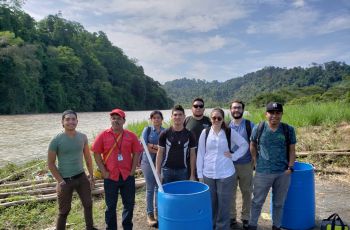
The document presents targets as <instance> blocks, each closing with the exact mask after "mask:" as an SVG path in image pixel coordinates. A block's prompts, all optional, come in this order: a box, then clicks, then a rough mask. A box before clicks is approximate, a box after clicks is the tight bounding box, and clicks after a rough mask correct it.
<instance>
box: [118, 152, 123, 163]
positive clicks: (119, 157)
mask: <svg viewBox="0 0 350 230" xmlns="http://www.w3.org/2000/svg"><path fill="white" fill-rule="evenodd" d="M122 160H123V155H122V154H121V153H120V154H118V161H122Z"/></svg>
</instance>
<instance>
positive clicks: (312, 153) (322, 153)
mask: <svg viewBox="0 0 350 230" xmlns="http://www.w3.org/2000/svg"><path fill="white" fill-rule="evenodd" d="M310 155H331V156H350V152H330V151H319V152H312V151H310V152H298V153H297V156H301V157H305V156H310Z"/></svg>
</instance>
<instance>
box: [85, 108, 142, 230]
mask: <svg viewBox="0 0 350 230" xmlns="http://www.w3.org/2000/svg"><path fill="white" fill-rule="evenodd" d="M110 121H111V126H112V127H111V128H109V129H106V130H104V131H103V132H102V133H100V134H99V135H98V136H97V137H96V139H95V141H94V143H93V145H92V147H91V149H92V151H93V152H94V157H95V161H96V164H97V165H98V168H99V169H100V170H101V173H102V176H103V178H104V181H103V185H104V190H105V201H106V206H107V208H106V211H105V221H106V225H107V226H106V229H113V230H114V229H117V218H116V209H117V201H118V193H119V191H120V195H121V197H122V202H123V205H124V208H123V215H122V225H123V229H132V227H133V223H132V218H133V211H134V205H135V177H134V173H135V169H136V164H137V162H138V159H139V154H140V152H141V151H142V147H141V145H140V142H139V141H138V139H137V136H136V134H134V133H133V132H131V131H129V130H126V129H124V128H123V125H124V124H125V113H124V111H123V110H121V109H113V110H112V111H111V112H110Z"/></svg>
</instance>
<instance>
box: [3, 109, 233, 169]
mask: <svg viewBox="0 0 350 230" xmlns="http://www.w3.org/2000/svg"><path fill="white" fill-rule="evenodd" d="M161 111H162V113H163V116H164V121H166V122H169V120H170V115H171V110H161ZM210 111H211V109H207V110H206V113H209V112H210ZM225 112H226V111H225ZM150 113H151V111H127V112H126V125H127V124H128V123H130V122H136V121H144V120H147V119H148V118H149V114H150ZM185 113H186V115H191V111H190V110H186V111H185ZM78 121H79V123H78V126H77V130H78V131H80V132H83V133H85V134H86V135H87V136H88V139H89V143H91V142H92V141H93V139H94V138H95V137H96V136H97V135H98V133H99V132H101V131H102V130H104V129H106V128H109V127H110V122H109V112H85V113H78ZM0 130H1V132H0V167H1V166H4V165H5V164H7V163H9V162H13V163H16V164H20V163H23V162H25V161H28V160H31V159H43V158H46V155H47V148H48V145H49V142H50V140H51V138H52V137H54V136H55V135H56V134H58V133H59V132H61V131H62V130H63V128H62V125H61V114H60V113H50V114H33V115H5V116H0Z"/></svg>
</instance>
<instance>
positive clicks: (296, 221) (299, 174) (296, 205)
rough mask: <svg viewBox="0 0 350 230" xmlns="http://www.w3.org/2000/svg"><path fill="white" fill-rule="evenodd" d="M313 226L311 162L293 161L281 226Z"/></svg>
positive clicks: (313, 207)
mask: <svg viewBox="0 0 350 230" xmlns="http://www.w3.org/2000/svg"><path fill="white" fill-rule="evenodd" d="M314 226H315V176H314V167H313V166H312V165H311V164H308V163H303V162H295V164H294V172H293V173H292V176H291V183H290V187H289V190H288V195H287V198H286V202H285V203H284V210H283V218H282V227H283V228H286V229H293V230H304V229H310V228H313V227H314Z"/></svg>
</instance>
